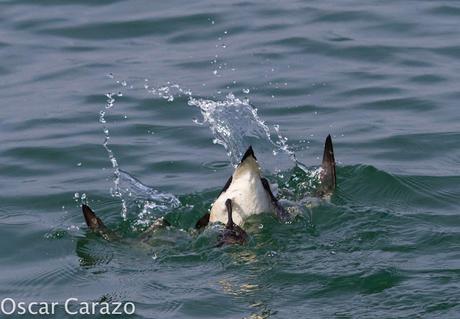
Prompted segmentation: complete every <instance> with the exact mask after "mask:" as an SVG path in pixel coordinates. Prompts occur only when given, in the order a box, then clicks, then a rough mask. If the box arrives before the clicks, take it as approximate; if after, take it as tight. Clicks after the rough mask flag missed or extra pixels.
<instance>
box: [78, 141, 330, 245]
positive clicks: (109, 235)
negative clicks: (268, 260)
mask: <svg viewBox="0 0 460 319" xmlns="http://www.w3.org/2000/svg"><path fill="white" fill-rule="evenodd" d="M320 180H321V184H320V187H319V189H318V191H317V195H318V196H319V197H328V196H330V195H331V194H332V192H333V191H334V189H335V187H336V172H335V158H334V150H333V147H332V139H331V136H330V135H328V136H327V138H326V141H325V144H324V152H323V161H322V165H321V173H320ZM82 211H83V215H84V217H85V221H86V224H87V225H88V227H89V228H90V229H91V230H92V231H94V232H96V233H98V234H100V235H101V236H102V237H104V238H105V239H107V240H114V239H117V237H118V236H117V235H116V234H115V233H114V232H112V231H110V230H109V229H108V228H107V227H106V226H105V225H104V223H103V222H102V221H101V220H100V219H99V218H98V217H97V216H96V214H95V213H94V212H93V211H92V210H91V208H89V207H88V206H87V205H82ZM261 213H271V214H274V215H275V216H277V217H278V219H280V220H281V221H285V220H288V219H289V218H290V215H289V213H288V212H287V211H286V210H285V209H284V208H283V207H282V206H281V205H280V203H279V202H278V199H277V198H276V197H275V195H273V192H272V190H271V187H270V183H269V182H268V180H267V179H266V178H265V177H263V176H262V173H261V168H260V166H259V163H258V162H257V158H256V156H255V155H254V150H253V149H252V147H251V146H249V148H248V149H247V151H246V152H245V153H244V155H243V157H242V159H241V162H240V163H239V164H238V166H237V167H236V168H235V171H234V172H233V174H232V175H231V176H230V178H229V179H228V180H227V183H225V186H224V188H223V189H222V191H221V192H220V194H219V195H218V196H217V199H216V200H215V201H214V203H213V204H212V206H211V209H210V211H209V212H208V213H206V214H205V215H204V216H203V217H201V218H200V219H199V220H198V222H197V223H196V225H195V227H196V228H197V229H199V230H200V229H203V228H204V227H206V226H207V225H208V224H209V223H217V222H220V223H222V224H224V225H226V226H225V229H224V230H223V232H222V233H221V234H220V235H219V244H218V246H222V245H224V244H243V243H244V242H246V240H247V237H248V236H247V234H246V232H245V231H244V230H243V227H244V222H245V220H246V219H247V218H248V217H249V216H252V215H256V214H261ZM167 226H170V224H169V223H168V222H167V221H166V220H165V219H164V218H163V219H161V220H159V221H158V222H157V223H155V224H154V225H152V226H151V227H150V228H149V229H148V230H147V231H146V233H144V234H143V236H144V237H146V238H147V237H148V234H149V233H152V232H153V231H155V230H157V229H160V228H164V227H167Z"/></svg>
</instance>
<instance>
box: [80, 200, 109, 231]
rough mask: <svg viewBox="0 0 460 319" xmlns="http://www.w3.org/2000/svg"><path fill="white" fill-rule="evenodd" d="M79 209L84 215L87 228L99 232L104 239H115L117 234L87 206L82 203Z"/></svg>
mask: <svg viewBox="0 0 460 319" xmlns="http://www.w3.org/2000/svg"><path fill="white" fill-rule="evenodd" d="M81 209H82V211H83V216H84V217H85V221H86V225H88V227H89V229H91V230H92V231H94V232H95V233H98V234H100V235H101V236H102V237H103V238H104V239H106V240H114V239H116V237H117V236H116V235H115V234H114V233H113V232H112V231H111V230H110V229H108V228H107V227H106V226H105V225H104V223H103V222H102V220H101V219H100V218H99V217H97V216H96V214H95V213H94V212H93V211H92V210H91V208H89V206H87V205H85V204H83V205H82V206H81Z"/></svg>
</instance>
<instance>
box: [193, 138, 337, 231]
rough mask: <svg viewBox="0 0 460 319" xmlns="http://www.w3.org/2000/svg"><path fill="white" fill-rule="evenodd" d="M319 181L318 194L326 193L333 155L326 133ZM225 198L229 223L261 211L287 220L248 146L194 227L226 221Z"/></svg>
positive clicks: (331, 188)
mask: <svg viewBox="0 0 460 319" xmlns="http://www.w3.org/2000/svg"><path fill="white" fill-rule="evenodd" d="M320 180H321V186H320V188H319V190H318V193H317V194H318V196H321V197H324V196H327V195H330V194H331V193H332V192H333V191H334V189H335V185H336V176H335V158H334V150H333V147H332V138H331V136H330V135H328V136H327V138H326V141H325V144H324V152H323V162H322V165H321V173H320ZM228 200H230V201H231V205H232V208H233V215H232V217H233V222H234V223H235V224H236V225H238V226H240V227H242V226H243V224H244V221H245V219H247V218H248V217H249V216H251V215H256V214H261V213H272V214H274V215H276V216H277V217H278V218H279V219H280V220H287V219H289V213H288V212H287V211H286V210H285V209H284V208H283V207H282V206H281V205H280V204H279V202H278V199H277V198H276V197H275V196H274V195H273V192H272V190H271V188H270V183H269V182H268V180H267V179H266V178H264V177H263V176H262V175H261V169H260V166H259V163H258V162H257V158H256V156H255V155H254V151H253V149H252V147H251V146H249V148H248V149H247V151H246V152H245V153H244V155H243V157H242V159H241V162H240V163H239V164H238V166H237V167H236V169H235V171H234V172H233V174H232V176H230V178H229V179H228V180H227V183H226V184H225V186H224V188H223V189H222V191H221V192H220V194H219V196H218V197H217V199H216V200H215V201H214V203H213V204H212V207H211V210H210V212H209V213H207V214H205V215H204V216H203V217H202V218H201V219H200V220H199V221H198V222H197V224H196V228H198V229H200V228H203V227H205V226H206V225H207V224H208V223H215V222H220V223H222V224H226V223H227V219H228V216H227V215H228V208H227V201H228Z"/></svg>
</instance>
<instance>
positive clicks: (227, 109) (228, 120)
mask: <svg viewBox="0 0 460 319" xmlns="http://www.w3.org/2000/svg"><path fill="white" fill-rule="evenodd" d="M188 105H190V106H195V107H197V108H199V109H200V111H201V115H202V116H203V121H202V122H199V121H197V120H195V121H194V122H195V123H197V124H200V125H203V124H207V125H208V126H209V128H210V129H211V132H212V134H213V135H214V140H213V142H214V143H215V144H220V145H222V146H223V147H224V148H225V150H226V151H227V154H228V156H229V157H230V160H231V162H232V164H233V165H237V164H238V163H239V160H240V158H241V156H242V154H243V153H244V151H245V150H246V149H247V147H248V146H249V145H250V144H251V141H252V140H254V139H255V140H258V143H262V144H263V143H265V144H268V145H269V146H270V148H271V149H272V152H273V155H275V156H276V155H277V154H278V153H279V152H281V153H284V154H287V155H288V156H289V158H290V159H291V160H293V161H294V162H295V161H296V159H295V154H294V152H293V151H291V150H290V149H289V145H288V144H287V138H286V137H283V136H282V135H281V133H280V131H279V126H278V125H275V126H273V127H272V130H273V131H274V133H275V135H276V138H275V140H273V139H272V134H271V129H270V127H269V126H268V125H267V124H266V123H265V122H264V121H263V120H262V119H260V117H259V115H258V114H257V109H256V108H254V107H253V106H252V105H250V104H249V100H247V99H243V100H241V99H239V98H237V97H235V95H233V94H232V93H230V94H228V95H227V96H226V99H225V100H223V101H213V100H207V99H197V98H194V97H190V99H189V101H188Z"/></svg>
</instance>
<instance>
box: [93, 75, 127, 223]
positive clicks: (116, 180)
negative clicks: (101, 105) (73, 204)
mask: <svg viewBox="0 0 460 319" xmlns="http://www.w3.org/2000/svg"><path fill="white" fill-rule="evenodd" d="M124 83H125V82H124ZM123 86H126V85H123ZM115 95H117V94H116V93H107V94H106V95H105V96H106V97H107V100H106V104H105V109H106V110H109V109H111V108H112V107H113V106H114V104H115V98H114V96H115ZM105 115H106V111H104V110H101V111H100V112H99V123H101V124H102V125H103V132H104V142H103V143H102V146H103V147H104V149H105V150H106V152H107V155H108V156H109V160H110V163H111V164H112V169H113V187H111V188H110V194H111V195H112V197H116V198H119V199H120V201H121V216H122V217H123V219H125V220H126V217H127V213H128V208H127V206H126V201H125V200H124V199H123V196H122V193H121V191H120V186H119V184H120V169H119V166H118V162H117V159H116V157H115V155H114V154H113V152H112V150H111V149H110V147H109V140H110V131H109V128H108V126H107V120H106V119H105Z"/></svg>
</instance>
